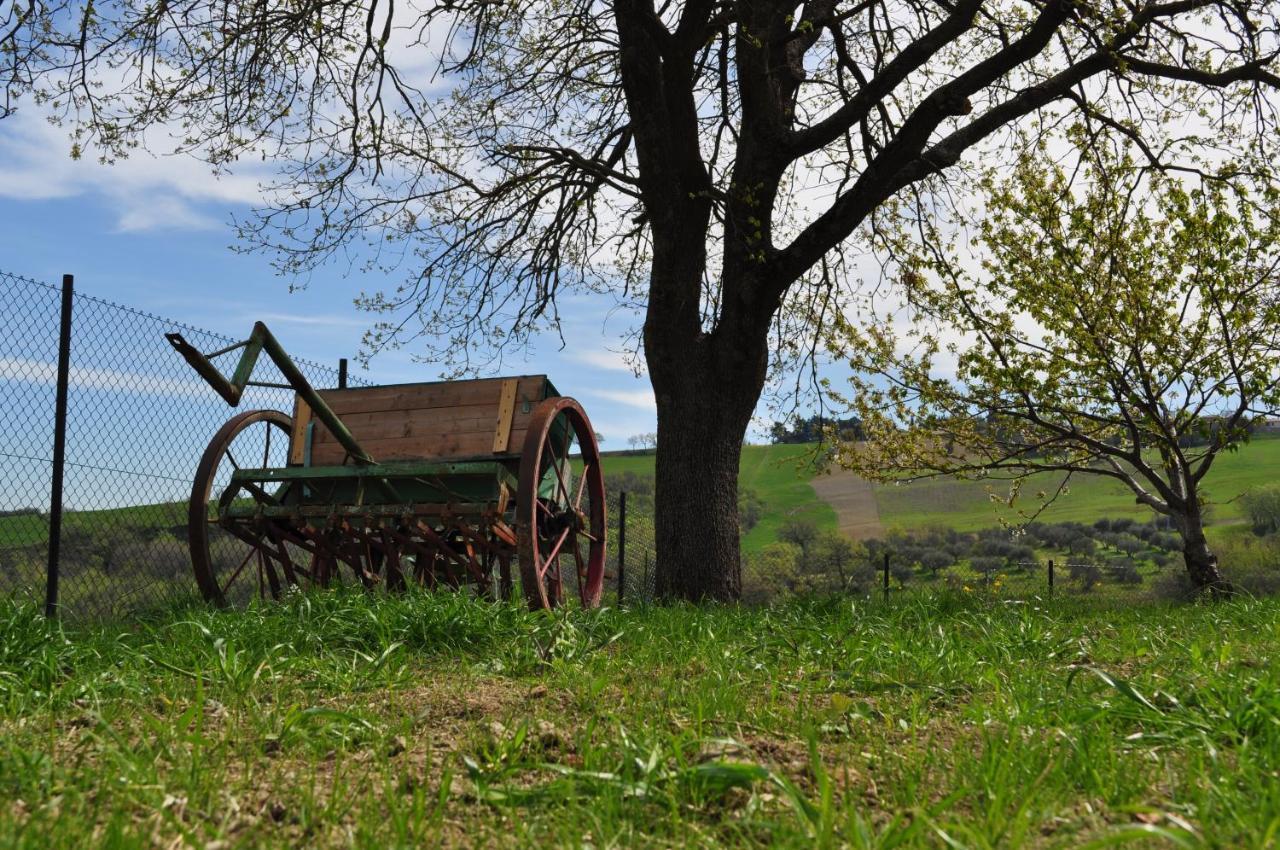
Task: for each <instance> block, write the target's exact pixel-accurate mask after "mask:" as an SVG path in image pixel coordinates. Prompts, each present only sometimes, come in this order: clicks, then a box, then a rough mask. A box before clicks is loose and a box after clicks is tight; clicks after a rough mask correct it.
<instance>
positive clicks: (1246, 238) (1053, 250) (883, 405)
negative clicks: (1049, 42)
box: [842, 148, 1280, 593]
mask: <svg viewBox="0 0 1280 850" xmlns="http://www.w3.org/2000/svg"><path fill="white" fill-rule="evenodd" d="M1077 177H1078V178H1079V179H1080V183H1079V184H1077V185H1073V181H1072V179H1071V178H1069V177H1068V175H1067V174H1066V173H1065V172H1064V171H1063V170H1062V169H1060V168H1058V167H1056V166H1052V165H1045V164H1043V162H1042V161H1041V162H1035V161H1032V160H1030V159H1023V160H1021V161H1020V162H1019V163H1018V164H1017V166H1016V169H1015V176H1014V177H1013V178H1012V179H1011V180H1010V181H1008V182H1003V183H997V182H995V181H988V182H987V183H986V188H987V190H988V213H987V216H986V217H985V219H984V220H983V222H982V224H981V225H980V228H979V240H978V244H979V246H980V249H981V251H982V256H981V268H982V272H981V273H980V274H973V273H970V272H969V271H967V270H966V269H964V268H962V267H961V263H960V262H959V261H957V260H955V259H954V256H953V254H951V253H949V252H929V253H927V254H926V253H925V252H923V251H921V252H916V253H911V252H910V249H911V245H910V244H908V243H907V241H906V240H905V239H904V240H903V250H904V252H907V253H908V259H905V260H904V261H903V268H904V279H905V280H906V281H907V282H908V284H909V286H910V290H911V294H912V302H913V304H914V305H915V307H916V309H917V311H918V315H917V316H916V317H915V318H916V322H915V323H914V325H913V327H912V329H911V330H909V331H908V332H906V333H905V334H897V333H895V332H894V331H893V329H892V328H890V327H889V326H888V325H887V324H883V325H878V326H871V327H868V328H866V329H863V330H853V329H849V335H850V337H852V338H853V339H854V340H855V341H856V342H857V343H858V345H857V346H855V349H856V350H855V351H854V354H853V356H852V358H851V360H852V364H853V366H854V368H855V370H856V377H855V378H854V379H853V384H854V386H855V389H856V392H855V393H854V394H853V397H854V398H855V399H856V402H855V403H854V404H853V405H852V407H853V408H854V410H855V411H856V412H857V413H858V414H859V416H860V418H861V419H862V420H863V422H864V426H865V427H866V429H867V431H868V437H869V442H868V443H867V444H866V447H865V448H863V449H861V450H855V449H854V448H853V447H846V449H845V450H844V451H842V458H843V461H844V463H845V465H847V466H850V467H852V468H854V469H856V470H858V471H859V472H860V473H861V474H863V475H867V476H870V477H874V478H881V479H883V478H886V477H893V476H901V475H903V474H906V475H908V476H929V475H941V474H952V475H961V476H974V477H990V478H1007V479H1010V480H1011V481H1012V486H1011V489H1010V494H1009V501H1010V502H1012V501H1013V499H1014V498H1015V497H1016V496H1017V494H1018V492H1019V490H1020V489H1021V488H1022V486H1023V485H1024V483H1025V481H1026V479H1027V478H1028V477H1029V476H1031V475H1033V474H1036V473H1042V472H1053V473H1057V474H1058V477H1057V478H1056V479H1055V480H1056V481H1057V482H1059V483H1058V485H1057V486H1056V488H1049V489H1050V490H1052V491H1053V492H1052V493H1042V494H1041V499H1042V501H1044V502H1049V501H1052V499H1053V498H1056V497H1057V496H1058V495H1061V494H1062V493H1064V492H1066V488H1067V484H1068V482H1069V481H1070V478H1071V476H1073V475H1096V476H1104V477H1107V478H1111V479H1114V480H1116V481H1119V482H1121V483H1122V484H1124V485H1125V486H1126V487H1128V488H1129V490H1130V491H1131V492H1132V493H1133V494H1134V497H1135V498H1136V499H1137V501H1138V502H1139V503H1140V504H1143V505H1147V506H1148V507H1150V508H1151V509H1152V510H1154V511H1156V512H1157V513H1160V514H1163V515H1166V516H1169V517H1171V518H1172V519H1173V520H1174V524H1175V526H1176V528H1177V530H1178V531H1179V533H1180V535H1181V538H1182V544H1183V545H1182V551H1183V557H1184V561H1185V564H1186V569H1187V572H1188V574H1189V576H1190V578H1191V581H1192V583H1193V584H1194V585H1195V586H1196V587H1197V588H1199V589H1206V588H1207V589H1211V590H1212V591H1213V592H1215V593H1220V592H1229V591H1230V585H1229V583H1228V582H1227V580H1226V578H1225V577H1224V576H1223V574H1222V572H1221V570H1220V569H1219V567H1218V561H1217V558H1216V556H1215V555H1214V554H1213V553H1212V552H1211V551H1210V549H1209V545H1208V542H1207V541H1206V539H1205V534H1204V520H1205V509H1206V497H1205V494H1204V490H1203V484H1204V480H1205V476H1206V475H1207V474H1208V473H1209V471H1210V469H1211V468H1212V466H1213V464H1214V461H1215V460H1217V458H1218V457H1219V456H1220V455H1221V454H1222V453H1223V452H1227V451H1232V450H1235V449H1236V448H1237V447H1238V446H1239V445H1240V444H1241V443H1242V442H1243V441H1244V440H1246V439H1247V437H1248V429H1247V427H1246V426H1247V424H1248V423H1249V420H1250V417H1252V416H1254V415H1273V414H1274V413H1275V411H1276V410H1277V409H1278V408H1280V393H1278V392H1277V380H1278V379H1280V278H1278V277H1277V267H1278V266H1280V244H1278V240H1280V203H1277V192H1276V190H1275V188H1274V187H1273V186H1271V185H1270V184H1268V183H1266V182H1263V181H1258V182H1256V183H1254V184H1252V186H1250V185H1248V184H1246V183H1245V182H1244V181H1243V180H1230V181H1228V180H1226V179H1221V178H1223V177H1224V175H1222V174H1219V175H1217V177H1218V178H1220V179H1211V178H1209V177H1204V178H1202V179H1200V180H1199V181H1191V180H1187V181H1185V183H1184V182H1183V181H1180V180H1176V179H1172V178H1169V177H1167V176H1163V175H1161V174H1159V173H1152V172H1149V171H1146V170H1143V169H1139V168H1136V167H1134V166H1133V165H1132V163H1131V162H1130V161H1129V160H1128V159H1126V158H1125V157H1123V156H1121V155H1119V154H1109V153H1107V152H1106V151H1105V150H1104V149H1102V148H1098V149H1096V150H1094V151H1093V153H1092V154H1091V156H1089V157H1087V158H1086V165H1085V167H1084V168H1083V170H1082V172H1080V173H1079V174H1078V175H1077ZM1188 183H1189V184H1192V185H1186V184H1188ZM944 335H946V336H945V338H944ZM904 337H905V339H904ZM957 339H958V341H951V342H948V341H947V340H957ZM904 351H905V353H904ZM944 353H948V354H950V355H953V356H954V357H955V371H954V375H950V376H948V375H944V374H940V372H939V369H938V368H937V363H936V362H935V361H936V359H937V358H938V357H939V356H940V355H942V354H944ZM886 379H887V381H886ZM1210 413H1216V414H1217V421H1218V425H1217V426H1216V427H1215V428H1214V429H1213V430H1212V434H1211V438H1210V439H1209V440H1208V441H1207V442H1205V443H1204V444H1203V445H1200V446H1197V447H1194V448H1192V447H1187V446H1185V445H1184V440H1183V439H1182V438H1183V436H1184V435H1185V434H1187V433H1188V432H1189V431H1191V430H1195V429H1197V428H1200V427H1201V425H1202V423H1203V421H1204V419H1205V417H1206V416H1207V415H1208V414H1210ZM947 447H953V450H951V451H948V450H947ZM1064 473H1065V476H1064V475H1063V474H1064ZM1114 526H1115V523H1112V527H1114Z"/></svg>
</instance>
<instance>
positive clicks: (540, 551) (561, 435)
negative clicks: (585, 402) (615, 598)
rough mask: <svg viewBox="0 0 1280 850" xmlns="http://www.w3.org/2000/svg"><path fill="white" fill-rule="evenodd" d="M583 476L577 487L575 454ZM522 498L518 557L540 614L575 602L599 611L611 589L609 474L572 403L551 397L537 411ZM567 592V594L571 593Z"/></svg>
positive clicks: (525, 456)
mask: <svg viewBox="0 0 1280 850" xmlns="http://www.w3.org/2000/svg"><path fill="white" fill-rule="evenodd" d="M575 442H576V443H577V445H578V449H579V452H580V454H581V462H582V469H581V471H580V472H579V474H578V476H577V481H576V482H575V480H574V475H573V465H574V464H573V462H572V460H571V459H570V457H569V451H570V448H571V447H572V445H573V444H574V443H575ZM518 488H519V489H518V492H517V495H516V524H517V541H518V544H517V552H516V555H517V557H518V558H519V559H520V578H521V583H522V584H523V587H524V595H525V598H526V599H528V600H529V607H530V608H532V609H533V610H535V611H537V610H541V609H550V608H557V607H559V606H561V605H565V604H567V603H569V602H570V601H571V599H576V600H577V601H578V604H580V605H581V606H582V607H583V608H594V607H596V606H597V605H599V604H600V594H601V591H602V590H603V588H604V562H605V502H604V472H603V470H602V469H601V466H600V448H599V446H598V445H597V444H596V435H595V431H593V430H592V429H591V422H590V421H589V420H588V419H587V414H586V413H585V412H584V411H583V409H582V406H581V405H579V404H578V402H576V401H574V400H573V399H571V398H564V397H561V398H549V399H547V400H546V401H544V402H542V403H541V404H540V405H538V407H537V408H536V409H535V410H534V412H533V416H532V418H531V419H530V422H529V430H528V432H527V434H526V436H525V441H524V450H523V453H522V454H521V456H520V480H519V484H518ZM566 585H568V587H566Z"/></svg>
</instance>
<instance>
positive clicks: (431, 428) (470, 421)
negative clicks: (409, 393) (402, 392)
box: [317, 404, 532, 442]
mask: <svg viewBox="0 0 1280 850" xmlns="http://www.w3.org/2000/svg"><path fill="white" fill-rule="evenodd" d="M512 413H513V415H512V422H527V421H528V420H529V419H530V418H531V416H532V415H531V414H524V413H522V414H518V415H517V414H516V413H515V411H514V410H513V411H512ZM342 422H343V424H345V425H346V426H347V429H348V430H350V431H351V433H352V434H353V435H354V436H355V438H356V439H357V440H384V439H388V438H392V437H411V436H421V435H423V434H430V433H451V432H453V431H486V432H488V433H489V435H490V437H492V435H493V424H494V409H493V408H492V407H489V406H488V405H483V404H469V405H467V406H465V407H432V408H425V409H423V410H378V411H372V412H369V413H348V414H347V415H345V416H343V417H342ZM317 437H322V438H321V439H317V442H330V441H333V439H334V437H333V435H332V434H330V433H329V431H328V429H323V430H322V431H321V432H320V433H319V434H317Z"/></svg>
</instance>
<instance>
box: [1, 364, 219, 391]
mask: <svg viewBox="0 0 1280 850" xmlns="http://www.w3.org/2000/svg"><path fill="white" fill-rule="evenodd" d="M0 380H4V381H20V382H23V383H29V384H54V383H57V380H58V365H57V364H56V363H51V362H48V361H44V360H28V359H26V358H23V357H0ZM67 383H68V385H69V386H72V387H75V388H77V389H92V390H114V391H116V392H133V393H137V394H139V395H160V396H189V397H194V398H202V399H208V398H209V388H208V387H207V386H205V384H204V383H203V382H202V381H194V380H185V379H184V380H178V379H174V378H161V377H158V376H156V375H145V374H140V373H137V372H121V371H118V370H115V369H86V368H83V367H80V366H72V367H71V370H70V371H69V372H68V374H67Z"/></svg>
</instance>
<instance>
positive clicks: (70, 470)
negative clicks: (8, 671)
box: [0, 272, 354, 619]
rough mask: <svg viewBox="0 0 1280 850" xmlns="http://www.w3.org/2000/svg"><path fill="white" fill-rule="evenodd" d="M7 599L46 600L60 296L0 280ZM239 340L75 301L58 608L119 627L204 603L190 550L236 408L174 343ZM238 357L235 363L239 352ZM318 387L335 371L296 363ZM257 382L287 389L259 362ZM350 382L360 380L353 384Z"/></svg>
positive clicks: (81, 298)
mask: <svg viewBox="0 0 1280 850" xmlns="http://www.w3.org/2000/svg"><path fill="white" fill-rule="evenodd" d="M0 298H3V303H4V304H5V308H4V309H3V310H2V311H0V394H2V395H0V397H3V398H4V399H5V401H4V404H3V405H0V433H2V434H3V436H2V437H0V481H2V482H3V483H4V486H3V487H2V488H0V592H13V591H19V592H39V590H40V589H43V587H44V585H45V570H46V564H47V558H48V547H49V518H50V505H49V493H50V480H51V475H52V472H53V435H54V409H55V391H56V382H57V363H58V344H59V315H60V301H61V292H60V290H59V288H57V287H54V286H50V285H48V284H45V283H42V282H40V281H36V280H32V279H30V278H25V277H21V276H18V275H15V274H10V273H6V272H0ZM172 331H178V332H180V333H181V334H182V335H183V336H184V337H186V338H187V340H188V341H190V342H191V343H192V344H193V345H195V346H196V347H197V348H199V349H201V350H206V351H207V350H213V349H217V348H222V347H225V346H227V345H229V344H231V343H232V342H234V340H232V339H231V338H230V337H227V336H224V335H222V334H218V333H214V332H211V331H207V330H204V329H202V328H196V327H193V326H191V325H187V324H184V323H181V322H176V321H173V320H170V319H165V318H163V317H160V316H156V315H153V314H150V313H145V312H142V311H140V310H136V309H133V308H131V307H125V306H122V305H119V304H113V303H111V302H109V301H105V300H103V299H100V298H95V297H93V296H89V295H82V294H79V293H77V294H76V295H75V296H74V302H73V311H72V325H71V334H70V343H71V345H70V364H71V368H70V371H69V374H68V388H67V427H66V462H65V476H64V490H63V505H64V515H63V520H62V534H61V553H60V558H59V562H60V581H59V585H60V587H59V605H60V610H61V611H62V613H63V614H64V616H68V617H73V618H93V619H109V618H113V617H118V616H121V615H124V614H129V613H136V612H139V611H142V610H145V609H147V608H151V607H156V606H162V605H166V604H171V603H172V602H174V601H175V600H179V599H184V598H187V597H191V596H194V595H195V594H196V587H195V583H194V580H193V578H192V571H191V562H190V557H189V555H188V552H187V544H186V528H187V503H188V499H189V497H190V494H191V482H192V477H193V473H194V471H195V467H196V464H197V462H198V461H199V459H200V455H201V454H202V453H203V451H204V449H205V447H206V445H207V444H208V442H209V439H210V438H211V437H212V435H213V434H214V433H215V432H216V431H217V429H218V428H219V426H221V425H222V423H223V422H224V421H226V419H228V418H229V412H228V408H227V406H226V404H225V403H224V402H223V401H222V399H221V398H219V397H218V396H217V395H216V394H215V393H214V392H213V391H212V390H210V388H209V387H208V385H206V384H205V383H204V382H203V381H201V380H200V378H199V377H198V376H197V375H196V374H195V372H193V371H192V370H191V368H190V367H189V366H188V365H187V364H186V363H185V362H184V361H183V360H182V358H181V357H179V356H178V355H177V354H176V353H175V352H174V351H173V349H172V348H171V347H170V346H169V344H168V343H167V342H166V341H165V338H164V334H165V333H167V332H172ZM232 356H233V357H234V355H232ZM296 362H297V364H298V366H299V368H301V369H302V371H303V373H304V374H305V375H306V376H307V379H308V380H309V381H311V382H312V384H313V385H314V386H317V387H331V386H336V385H337V381H338V372H337V370H336V369H333V368H329V367H326V366H323V365H321V364H318V363H313V362H309V361H296ZM258 370H259V371H258V372H257V373H256V374H255V377H256V378H257V379H260V380H261V381H263V382H270V383H284V378H283V376H282V375H280V374H278V370H276V368H275V365H274V364H273V363H270V362H269V361H268V360H266V359H265V358H264V359H263V360H262V361H260V362H259V366H258ZM353 383H354V382H353ZM292 399H293V394H292V392H291V391H290V390H285V389H277V388H272V387H257V386H253V387H248V388H246V390H245V393H244V397H243V399H242V401H241V402H240V407H241V409H244V410H249V409H254V408H274V409H278V410H285V411H288V410H290V408H291V406H292Z"/></svg>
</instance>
